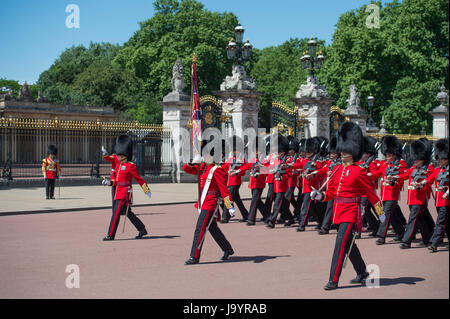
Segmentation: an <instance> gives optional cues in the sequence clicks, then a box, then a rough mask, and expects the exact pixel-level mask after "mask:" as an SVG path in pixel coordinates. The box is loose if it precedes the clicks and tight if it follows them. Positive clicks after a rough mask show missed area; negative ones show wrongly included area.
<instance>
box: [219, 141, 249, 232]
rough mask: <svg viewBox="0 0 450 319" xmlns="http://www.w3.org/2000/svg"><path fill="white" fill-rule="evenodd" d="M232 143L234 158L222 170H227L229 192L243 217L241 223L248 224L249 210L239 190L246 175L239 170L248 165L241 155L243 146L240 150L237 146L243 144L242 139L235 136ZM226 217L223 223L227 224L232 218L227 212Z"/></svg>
mask: <svg viewBox="0 0 450 319" xmlns="http://www.w3.org/2000/svg"><path fill="white" fill-rule="evenodd" d="M230 143H232V147H233V148H232V149H233V153H232V156H231V157H230V158H229V159H228V160H227V161H226V162H225V164H223V165H222V168H223V169H225V171H226V172H228V182H227V186H228V190H229V192H230V194H231V197H232V198H233V200H234V202H235V203H236V205H237V207H238V208H239V211H240V213H241V215H242V218H241V219H240V220H239V221H240V222H246V221H247V219H248V211H247V208H245V206H244V203H242V199H241V196H240V194H239V188H240V187H241V185H242V176H244V175H245V171H244V172H242V171H241V170H239V169H240V168H241V167H242V166H243V165H245V164H246V161H245V159H244V158H243V156H242V155H243V154H241V153H240V151H239V150H240V149H241V150H243V144H241V145H240V146H242V148H239V146H238V145H237V144H238V143H242V139H241V138H239V137H238V136H233V137H232V138H231V139H230ZM224 215H225V216H224V218H223V220H222V222H225V223H226V222H228V220H229V218H230V216H229V214H228V212H227V211H226V210H225V213H224Z"/></svg>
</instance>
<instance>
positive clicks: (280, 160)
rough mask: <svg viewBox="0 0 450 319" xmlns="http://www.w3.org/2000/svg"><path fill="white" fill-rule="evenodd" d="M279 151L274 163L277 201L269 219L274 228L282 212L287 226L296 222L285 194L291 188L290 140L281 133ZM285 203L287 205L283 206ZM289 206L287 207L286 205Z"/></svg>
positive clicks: (279, 135)
mask: <svg viewBox="0 0 450 319" xmlns="http://www.w3.org/2000/svg"><path fill="white" fill-rule="evenodd" d="M276 138H277V142H278V143H277V144H278V145H277V153H278V157H277V158H276V159H275V161H274V164H275V165H276V166H275V167H276V169H275V171H274V185H273V192H274V194H275V201H274V204H273V211H272V214H271V215H270V216H269V218H268V221H267V225H266V226H267V227H269V228H274V227H275V223H276V220H277V217H278V214H279V213H280V212H281V215H282V216H281V217H282V218H283V219H284V220H286V221H287V222H286V224H285V226H289V225H292V223H293V222H294V216H292V214H291V212H290V211H289V204H288V203H287V202H286V199H285V196H284V194H285V193H286V191H287V190H288V189H289V180H290V178H291V175H292V169H291V168H289V167H288V165H287V158H288V156H287V152H288V148H289V142H288V140H287V138H285V137H284V136H282V135H281V134H278V135H277V137H276ZM283 205H285V207H283ZM286 206H287V207H286Z"/></svg>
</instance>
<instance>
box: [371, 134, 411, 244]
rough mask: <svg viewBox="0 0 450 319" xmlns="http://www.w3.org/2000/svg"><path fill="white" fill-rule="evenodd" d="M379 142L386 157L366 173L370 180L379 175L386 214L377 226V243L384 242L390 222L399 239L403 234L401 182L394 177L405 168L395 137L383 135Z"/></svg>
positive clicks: (376, 178)
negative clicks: (399, 201)
mask: <svg viewBox="0 0 450 319" xmlns="http://www.w3.org/2000/svg"><path fill="white" fill-rule="evenodd" d="M381 143H382V144H381V153H382V154H383V155H384V156H385V157H386V161H385V162H383V163H382V164H381V165H380V167H379V168H378V170H376V171H375V172H370V173H368V176H371V179H372V181H376V180H378V178H379V177H380V176H381V193H380V195H381V196H380V197H381V200H382V201H383V210H384V214H385V215H386V219H385V221H384V222H383V223H380V225H379V227H378V231H377V237H378V239H377V240H376V244H377V245H383V244H385V242H386V235H387V231H388V228H389V225H391V224H392V227H393V229H394V232H395V234H396V235H397V239H398V240H401V238H403V235H404V234H405V228H404V226H403V224H402V222H401V219H402V218H401V216H400V214H401V215H403V214H402V213H401V210H400V209H399V207H398V206H399V205H398V200H399V197H400V190H401V189H402V187H403V183H399V181H398V180H397V177H396V176H398V175H401V174H403V173H404V171H405V169H406V162H405V161H404V160H402V159H401V155H402V146H401V144H400V141H399V140H398V139H397V137H395V136H393V135H385V136H383V138H382V140H381Z"/></svg>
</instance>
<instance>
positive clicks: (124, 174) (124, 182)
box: [103, 135, 152, 241]
mask: <svg viewBox="0 0 450 319" xmlns="http://www.w3.org/2000/svg"><path fill="white" fill-rule="evenodd" d="M115 149H116V154H117V155H115V156H117V160H118V166H117V167H116V194H115V195H114V206H113V214H112V217H111V222H110V224H109V228H108V234H107V235H106V237H105V238H103V240H104V241H108V240H114V238H115V236H116V231H117V227H118V226H119V221H120V215H126V216H127V217H128V219H129V220H130V222H131V223H132V224H133V225H134V227H136V229H137V230H138V231H139V233H138V235H137V236H136V239H140V238H142V237H143V236H145V235H147V230H146V229H145V225H144V224H143V223H142V221H141V220H140V219H139V218H138V217H137V216H136V215H135V214H134V213H133V212H132V211H131V204H132V201H133V188H132V180H133V179H134V180H135V181H136V182H138V183H139V185H140V186H141V187H142V190H143V191H144V193H145V194H146V195H147V196H148V197H149V198H151V196H152V193H151V192H150V188H149V187H148V185H147V183H146V182H145V180H144V179H143V178H142V177H141V176H140V175H139V173H138V171H137V168H136V164H134V163H132V162H129V160H130V159H131V158H132V156H133V143H132V140H131V138H130V137H129V136H128V135H120V136H118V137H117V139H116V147H115Z"/></svg>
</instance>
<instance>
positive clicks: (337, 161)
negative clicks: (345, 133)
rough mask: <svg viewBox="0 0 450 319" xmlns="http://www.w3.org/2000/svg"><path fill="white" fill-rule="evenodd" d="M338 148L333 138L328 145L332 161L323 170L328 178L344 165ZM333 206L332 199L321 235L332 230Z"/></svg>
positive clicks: (335, 139)
mask: <svg viewBox="0 0 450 319" xmlns="http://www.w3.org/2000/svg"><path fill="white" fill-rule="evenodd" d="M336 146H337V138H336V137H335V136H333V137H332V138H331V139H330V144H328V153H329V154H330V155H329V156H330V159H329V161H327V163H326V166H324V167H323V168H322V170H325V173H326V176H327V178H329V177H330V176H331V174H333V170H334V169H335V168H336V167H337V166H338V165H341V164H342V161H341V158H340V154H339V153H338V152H337V151H336ZM333 204H334V199H331V200H329V201H328V202H327V207H326V210H325V215H324V218H323V221H322V225H321V227H320V229H319V230H318V231H317V232H318V233H319V235H325V234H328V233H329V232H330V228H331V218H332V213H333Z"/></svg>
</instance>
